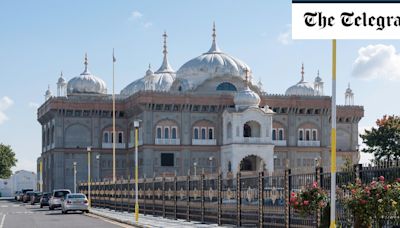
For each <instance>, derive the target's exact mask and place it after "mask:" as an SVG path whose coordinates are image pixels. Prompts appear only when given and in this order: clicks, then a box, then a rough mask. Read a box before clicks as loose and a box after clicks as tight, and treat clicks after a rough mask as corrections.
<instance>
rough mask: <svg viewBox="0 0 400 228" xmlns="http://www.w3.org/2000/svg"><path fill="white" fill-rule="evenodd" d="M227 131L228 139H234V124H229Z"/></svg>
mask: <svg viewBox="0 0 400 228" xmlns="http://www.w3.org/2000/svg"><path fill="white" fill-rule="evenodd" d="M226 131H227V136H228V139H230V138H232V123H231V122H229V123H228V125H227V126H226Z"/></svg>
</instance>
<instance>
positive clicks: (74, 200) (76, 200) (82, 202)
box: [61, 193, 89, 214]
mask: <svg viewBox="0 0 400 228" xmlns="http://www.w3.org/2000/svg"><path fill="white" fill-rule="evenodd" d="M61 201H62V203H61V210H62V211H61V212H62V213H63V214H67V213H68V211H82V213H83V212H89V202H88V199H87V198H86V196H85V195H84V194H82V193H72V194H68V195H66V196H65V198H64V199H62V200H61Z"/></svg>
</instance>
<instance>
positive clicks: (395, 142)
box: [360, 115, 400, 161]
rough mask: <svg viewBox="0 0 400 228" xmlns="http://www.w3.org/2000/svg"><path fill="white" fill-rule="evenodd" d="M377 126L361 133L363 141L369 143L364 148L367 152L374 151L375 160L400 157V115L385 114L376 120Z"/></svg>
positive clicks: (388, 159)
mask: <svg viewBox="0 0 400 228" xmlns="http://www.w3.org/2000/svg"><path fill="white" fill-rule="evenodd" d="M376 125H377V127H376V128H375V127H373V128H372V129H371V130H365V133H364V134H360V137H361V139H362V140H363V143H365V145H367V147H366V148H364V149H362V151H363V152H365V153H373V154H374V156H375V160H381V159H385V160H387V161H390V160H391V159H396V160H398V159H399V158H400V117H399V116H395V115H393V116H387V115H384V116H383V118H382V119H378V120H377V121H376Z"/></svg>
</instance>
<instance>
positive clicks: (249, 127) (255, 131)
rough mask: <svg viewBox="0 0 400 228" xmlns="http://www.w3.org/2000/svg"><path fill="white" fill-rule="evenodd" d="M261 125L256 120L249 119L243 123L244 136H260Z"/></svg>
mask: <svg viewBox="0 0 400 228" xmlns="http://www.w3.org/2000/svg"><path fill="white" fill-rule="evenodd" d="M260 129H261V125H260V124H259V123H258V122H256V121H253V120H252V121H248V122H246V123H245V124H244V125H243V137H260V132H261V131H260Z"/></svg>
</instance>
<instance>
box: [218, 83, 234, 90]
mask: <svg viewBox="0 0 400 228" xmlns="http://www.w3.org/2000/svg"><path fill="white" fill-rule="evenodd" d="M217 90H218V91H237V89H236V86H234V85H233V84H232V83H229V82H223V83H221V84H219V85H218V86H217Z"/></svg>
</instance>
